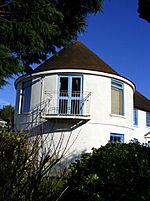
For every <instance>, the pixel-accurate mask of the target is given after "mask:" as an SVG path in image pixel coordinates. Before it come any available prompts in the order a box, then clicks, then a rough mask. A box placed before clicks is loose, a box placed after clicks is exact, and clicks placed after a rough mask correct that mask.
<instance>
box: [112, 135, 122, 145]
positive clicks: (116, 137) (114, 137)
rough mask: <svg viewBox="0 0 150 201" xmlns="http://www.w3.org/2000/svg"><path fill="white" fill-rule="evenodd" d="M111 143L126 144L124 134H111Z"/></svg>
mask: <svg viewBox="0 0 150 201" xmlns="http://www.w3.org/2000/svg"><path fill="white" fill-rule="evenodd" d="M110 141H111V142H113V143H124V134H116V133H111V134H110Z"/></svg>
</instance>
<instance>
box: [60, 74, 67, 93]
mask: <svg viewBox="0 0 150 201" xmlns="http://www.w3.org/2000/svg"><path fill="white" fill-rule="evenodd" d="M60 96H68V78H67V77H60Z"/></svg>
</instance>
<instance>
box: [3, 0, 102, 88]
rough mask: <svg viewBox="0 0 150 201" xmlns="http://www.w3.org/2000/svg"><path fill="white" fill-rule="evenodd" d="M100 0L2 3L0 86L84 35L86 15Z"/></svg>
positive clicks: (98, 8) (98, 6)
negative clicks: (14, 75) (78, 36)
mask: <svg viewBox="0 0 150 201" xmlns="http://www.w3.org/2000/svg"><path fill="white" fill-rule="evenodd" d="M102 4H103V0H76V1H70V0H2V1H1V2H0V58H1V59H0V72H1V74H0V86H2V85H3V84H4V83H5V78H7V77H9V76H11V75H13V74H16V73H17V72H20V71H23V70H25V71H26V72H27V73H30V72H31V71H32V69H31V68H30V65H31V64H33V63H37V64H39V63H41V62H42V61H44V60H45V59H46V58H47V56H48V55H49V54H50V53H55V49H56V47H57V48H60V47H61V46H64V45H66V44H67V43H69V42H70V41H72V40H74V39H76V38H77V34H78V32H83V31H84V29H85V26H86V25H87V24H86V16H87V14H89V13H92V14H93V13H94V14H95V13H97V12H98V11H101V9H102Z"/></svg>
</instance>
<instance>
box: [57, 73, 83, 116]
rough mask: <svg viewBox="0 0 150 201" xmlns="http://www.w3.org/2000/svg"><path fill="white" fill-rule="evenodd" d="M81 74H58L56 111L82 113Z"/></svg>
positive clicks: (71, 113)
mask: <svg viewBox="0 0 150 201" xmlns="http://www.w3.org/2000/svg"><path fill="white" fill-rule="evenodd" d="M81 101H82V76H75V75H74V76H71V75H67V76H59V90H58V113H59V114H64V115H77V114H82V109H81Z"/></svg>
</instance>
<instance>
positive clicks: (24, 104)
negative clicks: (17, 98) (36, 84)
mask: <svg viewBox="0 0 150 201" xmlns="http://www.w3.org/2000/svg"><path fill="white" fill-rule="evenodd" d="M31 83H32V81H31V80H30V81H27V82H24V83H23V84H22V94H21V95H22V101H21V113H24V112H29V111H30V102H31Z"/></svg>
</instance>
